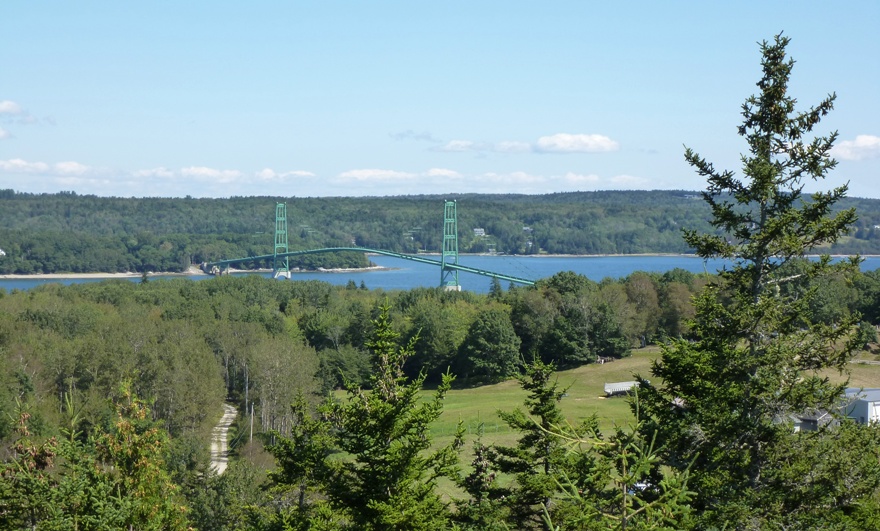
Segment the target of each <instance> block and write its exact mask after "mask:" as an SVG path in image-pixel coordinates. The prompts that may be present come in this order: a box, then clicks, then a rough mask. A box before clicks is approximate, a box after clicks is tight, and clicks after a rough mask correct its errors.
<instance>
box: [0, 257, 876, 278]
mask: <svg viewBox="0 0 880 531" xmlns="http://www.w3.org/2000/svg"><path fill="white" fill-rule="evenodd" d="M422 254H423V255H428V256H431V255H432V254H434V253H422ZM435 256H439V254H435ZM461 256H497V257H499V258H502V257H515V258H536V259H541V258H620V257H633V258H652V257H687V258H694V259H698V260H702V258H700V257H699V256H697V255H694V254H687V253H643V254H519V255H517V254H510V255H508V254H494V255H493V254H487V253H467V254H465V253H462V254H461ZM808 256H809V257H817V256H820V255H818V254H815V255H812V254H811V255H808ZM831 256H832V258H846V257H848V256H849V255H831ZM860 257H861V258H878V257H880V255H873V254H872V255H867V254H865V255H860ZM395 269H398V268H396V267H385V266H370V267H356V268H338V269H325V268H318V269H314V270H292V271H291V274H292V275H296V274H298V273H329V274H332V273H359V272H370V271H392V270H395ZM229 272H230V273H239V274H241V273H271V272H272V270H271V269H234V268H233V269H230V270H229ZM141 275H142V274H141V273H136V272H125V273H106V272H105V273H39V274H29V275H0V280H75V279H95V280H104V279H107V280H109V279H132V278H140V277H141ZM191 276H208V274H207V273H205V272H203V271H202V270H201V269H199V268H198V267H196V266H191V267H189V269H187V270H186V271H184V272H161V271H158V272H152V271H151V272H148V273H147V278H153V277H191Z"/></svg>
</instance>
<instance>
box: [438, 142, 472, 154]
mask: <svg viewBox="0 0 880 531" xmlns="http://www.w3.org/2000/svg"><path fill="white" fill-rule="evenodd" d="M435 149H436V150H437V151H447V152H450V153H462V152H465V151H481V147H480V145H478V144H477V143H476V142H471V141H470V140H450V141H449V142H447V143H446V144H444V145H442V146H439V147H437V148H435Z"/></svg>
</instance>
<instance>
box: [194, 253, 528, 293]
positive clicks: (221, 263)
mask: <svg viewBox="0 0 880 531" xmlns="http://www.w3.org/2000/svg"><path fill="white" fill-rule="evenodd" d="M342 251H354V252H358V253H373V254H381V255H385V256H391V257H394V258H402V259H404V260H411V261H413V262H420V263H422V264H430V265H433V266H437V267H443V266H444V264H443V263H442V262H440V260H432V259H430V258H425V257H423V256H419V255H415V254H401V253H395V252H391V251H383V250H381V249H367V248H364V247H325V248H323V249H308V250H306V251H290V252H287V253H278V254H277V255H275V254H264V255H260V256H248V257H245V258H234V259H232V260H218V261H216V262H205V263H203V264H202V271H204V272H205V273H211V271H212V270H213V269H214V268H215V267H216V268H219V269H220V270H222V269H223V268H224V267H228V266H229V265H231V264H238V263H241V262H252V261H257V260H271V259H274V258H275V257H276V256H277V257H278V258H285V257H287V256H299V255H304V254H318V253H337V252H342ZM445 267H446V268H447V269H455V270H458V271H464V272H465V273H473V274H475V275H482V276H484V277H491V278H497V279H498V280H504V281H507V282H514V283H516V284H524V285H527V286H533V285H534V284H535V281H534V280H529V279H527V278H520V277H514V276H511V275H505V274H503V273H496V272H494V271H487V270H485V269H478V268H476V267H468V266H465V265H461V264H451V263H449V262H447V263H446V264H445Z"/></svg>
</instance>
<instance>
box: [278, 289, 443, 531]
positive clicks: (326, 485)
mask: <svg viewBox="0 0 880 531" xmlns="http://www.w3.org/2000/svg"><path fill="white" fill-rule="evenodd" d="M389 314H390V307H389V306H387V305H385V306H382V307H381V308H380V313H379V316H378V317H377V319H376V320H375V322H374V327H375V331H374V332H373V336H372V338H371V340H370V341H369V342H368V343H367V347H368V348H369V349H370V350H371V351H372V353H373V355H374V363H375V365H374V371H373V376H372V377H371V381H370V383H371V389H372V390H371V391H365V390H363V389H361V388H360V387H359V386H356V385H354V384H349V386H348V388H347V398H346V399H345V400H343V401H335V400H332V399H331V400H329V401H328V402H327V403H326V404H324V406H322V408H321V414H322V416H323V417H324V418H326V419H327V421H328V424H326V425H325V424H324V423H321V422H315V421H312V420H311V419H309V418H308V416H307V415H306V414H305V412H304V406H303V404H302V402H299V403H298V404H297V405H295V407H294V409H295V411H296V412H297V418H298V419H299V421H298V425H299V427H298V428H297V429H296V430H294V433H293V437H291V438H288V439H282V441H283V442H281V443H279V444H278V445H276V446H275V447H273V449H272V451H273V453H275V454H276V456H279V457H280V463H281V465H282V468H281V470H279V472H277V473H276V474H274V475H273V478H274V480H275V481H276V483H279V484H282V485H287V484H293V485H294V486H295V487H297V488H299V493H300V494H299V498H300V504H299V507H298V509H296V510H294V511H293V514H292V516H284V515H281V516H279V518H292V520H291V521H299V522H303V521H304V520H305V521H308V522H309V523H310V525H312V526H318V527H321V526H330V525H332V526H334V527H336V528H344V529H349V528H350V529H364V530H369V529H400V530H403V529H412V530H416V529H444V528H447V527H449V513H448V510H447V508H446V505H445V504H444V503H443V501H442V499H441V498H440V495H439V494H438V493H437V492H436V481H437V478H439V477H440V476H443V475H449V474H451V473H452V472H453V471H454V470H455V468H456V466H457V462H458V456H457V448H458V447H459V446H460V438H456V441H455V442H454V443H453V444H452V445H451V446H445V447H442V448H440V449H432V448H431V438H430V435H429V431H428V427H429V425H430V424H431V423H432V422H433V421H434V420H436V419H437V418H438V417H439V416H440V414H441V412H442V409H443V406H442V401H443V398H444V396H445V394H446V392H447V391H448V390H449V388H450V386H451V383H452V377H451V376H449V375H447V376H445V377H444V378H443V381H442V383H441V384H440V386H439V387H438V388H437V391H436V392H435V394H434V396H433V398H431V399H429V400H427V401H423V400H422V399H421V389H422V384H423V382H424V377H423V376H422V377H420V378H417V379H415V380H414V381H412V382H407V379H406V377H405V376H404V373H403V365H404V363H405V362H406V359H407V358H408V357H409V356H411V355H412V344H413V341H410V343H409V344H408V346H406V347H400V346H398V344H397V340H398V338H399V334H398V333H397V332H395V331H394V330H393V329H392V326H391V321H390V318H389ZM331 427H332V430H331V429H330V428H331ZM331 450H334V451H340V452H343V455H345V456H347V457H345V458H339V457H336V456H330V455H329V453H330V451H331ZM295 456H296V457H295ZM300 456H301V457H302V461H298V459H299V457H300ZM315 483H317V484H320V485H321V487H322V488H321V490H322V491H323V492H324V493H325V494H326V496H327V501H326V503H324V502H320V501H318V502H316V503H313V504H306V498H305V495H306V493H307V488H308V485H310V484H315ZM304 511H307V513H306V516H305V518H303V515H304ZM289 514H290V513H288V515H289ZM321 528H324V527H321Z"/></svg>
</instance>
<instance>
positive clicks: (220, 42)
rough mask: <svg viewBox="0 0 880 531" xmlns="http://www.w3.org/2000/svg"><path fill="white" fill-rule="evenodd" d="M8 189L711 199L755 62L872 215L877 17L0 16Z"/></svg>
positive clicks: (878, 192) (601, 11)
mask: <svg viewBox="0 0 880 531" xmlns="http://www.w3.org/2000/svg"><path fill="white" fill-rule="evenodd" d="M0 21H2V22H0V27H2V31H0V189H7V188H11V189H14V190H16V191H19V192H32V193H43V192H49V193H53V192H59V191H74V192H76V193H78V194H95V195H99V196H119V197H183V196H187V195H189V196H192V197H230V196H266V195H268V196H283V197H316V196H384V195H409V194H459V193H522V194H543V193H554V192H568V191H593V190H631V189H638V190H658V189H683V190H701V189H704V188H705V180H704V178H702V177H700V176H699V175H697V174H696V173H695V172H694V171H693V169H692V168H691V167H690V166H688V165H687V163H686V162H685V160H684V157H683V152H684V149H685V146H687V147H690V148H693V149H694V150H695V151H696V152H697V153H699V154H700V155H701V156H703V157H705V158H706V159H708V160H709V161H711V162H713V163H714V165H715V167H716V168H717V169H727V170H733V171H736V172H737V173H739V170H740V167H741V161H740V154H741V153H743V152H745V151H746V150H747V146H746V144H745V143H744V141H743V140H742V139H741V138H740V137H739V136H737V126H738V124H739V123H740V121H741V115H740V112H741V105H742V103H743V101H744V100H745V99H746V98H747V97H748V96H750V95H752V94H755V93H756V92H757V90H758V89H757V87H756V86H755V83H756V82H757V81H758V80H759V78H760V76H761V69H760V59H761V57H760V51H759V44H758V43H760V42H761V41H763V40H772V39H773V37H774V35H776V34H778V33H780V32H783V34H784V35H787V36H789V37H790V38H791V39H792V41H791V44H790V45H789V47H788V52H789V54H790V56H791V57H793V58H794V59H795V60H796V61H797V63H796V64H795V67H794V70H793V72H792V78H791V82H790V93H791V94H792V95H793V96H794V97H796V98H797V99H798V109H799V110H805V109H807V108H809V107H810V106H813V105H816V104H818V103H819V102H820V101H821V100H822V99H823V98H824V97H826V96H827V95H828V94H829V93H832V92H833V93H836V95H837V100H836V102H835V109H834V111H832V113H831V114H829V115H828V116H827V117H826V118H825V119H824V120H823V121H822V123H820V124H819V126H818V128H817V131H816V132H817V133H818V134H821V135H825V134H828V133H831V132H832V131H837V132H838V134H839V137H838V140H837V144H836V146H835V149H834V152H833V154H834V156H835V158H836V159H837V160H838V161H839V165H838V166H837V168H835V170H834V171H833V172H832V174H831V176H830V177H829V178H828V179H826V180H825V181H823V182H821V183H818V184H812V183H811V184H809V185H808V186H807V189H808V190H826V189H829V188H831V187H832V186H837V185H839V184H842V183H846V182H848V183H849V186H850V191H849V195H850V196H854V197H872V198H880V38H878V31H877V28H878V27H880V2H876V1H873V0H872V1H847V2H834V3H831V2H827V1H821V2H820V1H813V0H806V1H800V2H788V1H786V2H783V1H767V0H763V1H751V0H747V1H740V2H705V1H676V0H670V1H665V2H657V1H644V2H638V1H631V2H591V1H586V0H578V1H552V0H547V1H544V2H535V1H518V0H506V1H495V0H480V1H474V0H469V1H458V0H444V1H442V2H421V1H412V0H409V1H383V0H375V1H369V2H364V1H356V0H351V1H338V0H320V1H318V0H315V1H308V2H306V1H295V0H289V1H275V2H269V1H260V0H254V1H248V2H242V1H225V0H212V1H200V0H188V1H186V2H180V1H179V0H175V1H162V0H159V1H150V2H107V1H100V2H99V1H90V0H79V1H77V2H70V1H67V0H64V1H59V0H54V1H53V0H44V1H40V2H33V1H31V0H3V1H2V2H0Z"/></svg>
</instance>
